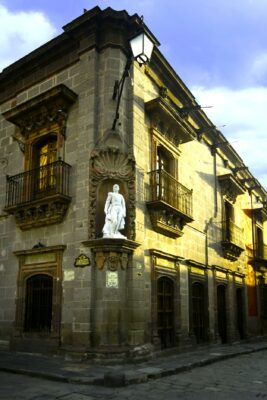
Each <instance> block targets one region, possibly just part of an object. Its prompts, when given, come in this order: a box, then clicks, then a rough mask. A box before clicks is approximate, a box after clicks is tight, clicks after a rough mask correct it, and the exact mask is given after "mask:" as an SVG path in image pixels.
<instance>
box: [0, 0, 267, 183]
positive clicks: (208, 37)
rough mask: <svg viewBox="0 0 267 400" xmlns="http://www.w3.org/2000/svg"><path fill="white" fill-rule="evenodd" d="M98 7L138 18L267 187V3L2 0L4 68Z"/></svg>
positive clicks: (0, 45) (1, 58)
mask: <svg viewBox="0 0 267 400" xmlns="http://www.w3.org/2000/svg"><path fill="white" fill-rule="evenodd" d="M96 5H98V6H99V7H100V8H106V7H108V6H110V7H112V8H114V9H117V10H121V9H126V10H127V11H128V12H129V13H130V14H133V13H135V12H136V13H138V14H139V15H143V16H144V20H145V22H146V24H147V25H148V27H149V28H150V29H151V30H152V32H153V33H154V35H155V36H156V37H157V39H158V40H159V41H160V43H161V46H160V50H161V51H162V53H163V54H164V55H165V57H166V58H167V60H168V61H169V62H170V63H171V65H172V66H173V68H174V69H175V70H176V72H177V73H178V75H179V76H180V77H181V78H182V80H183V81H184V82H185V83H186V84H187V86H188V87H189V88H190V89H191V90H192V92H193V94H194V95H195V96H196V98H197V100H198V101H199V102H200V104H202V105H212V106H213V108H211V109H207V110H206V112H207V114H208V115H209V117H210V118H211V119H212V121H213V122H214V124H215V125H217V126H222V125H226V126H225V127H224V128H221V131H222V133H223V134H224V135H225V136H226V137H227V138H228V140H229V141H230V142H231V144H232V145H233V147H234V148H235V149H236V150H237V151H238V153H239V154H240V156H241V157H242V158H243V160H244V162H245V164H246V165H248V167H249V169H250V170H251V172H252V173H253V174H254V175H255V176H256V177H257V178H259V180H260V182H261V183H262V184H263V186H265V188H267V161H266V158H267V157H266V154H267V140H266V132H267V120H266V118H265V114H266V109H267V24H266V15H267V0H201V1H199V0H166V1H162V0H135V1H126V0H109V1H106V0H99V1H90V0H72V1H71V0H69V1H63V0H53V1H51V0H12V1H10V0H0V70H1V69H2V68H4V67H5V66H7V65H9V64H10V63H11V62H13V61H15V60H16V59H18V58H20V57H22V56H23V55H25V54H27V53H28V52H30V51H31V50H33V49H34V48H36V47H38V46H39V45H41V44H43V43H45V42H46V41H47V40H49V39H50V38H52V37H53V36H55V35H57V34H60V33H61V32H62V29H61V28H62V26H63V25H65V24H66V23H68V22H70V21H71V20H72V19H74V18H76V17H78V16H79V15H80V14H82V13H83V9H84V8H86V9H90V8H92V7H94V6H96Z"/></svg>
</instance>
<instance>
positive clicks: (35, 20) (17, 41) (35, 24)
mask: <svg viewBox="0 0 267 400" xmlns="http://www.w3.org/2000/svg"><path fill="white" fill-rule="evenodd" d="M55 34H56V29H55V28H54V27H53V25H52V24H51V22H50V21H49V20H48V18H47V17H46V16H45V15H44V14H43V13H41V12H38V11H29V12H24V11H19V12H11V11H9V10H8V9H7V8H5V7H4V6H2V5H0V71H1V70H2V69H3V68H5V67H7V66H8V65H9V64H11V63H12V62H14V61H16V60H17V59H19V58H21V57H23V56H24V55H26V54H28V53H29V52H30V51H32V50H34V49H35V48H37V47H39V46H40V45H42V44H44V43H45V42H47V41H48V40H49V39H51V38H52V37H53V36H54V35H55Z"/></svg>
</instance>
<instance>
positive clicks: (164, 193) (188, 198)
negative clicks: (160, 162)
mask: <svg viewBox="0 0 267 400" xmlns="http://www.w3.org/2000/svg"><path fill="white" fill-rule="evenodd" d="M149 175H150V185H151V186H150V188H149V191H150V196H149V197H150V198H149V201H150V202H156V201H162V202H164V203H166V204H168V205H169V206H171V207H173V208H175V209H176V210H178V211H179V212H181V213H182V214H184V215H187V216H189V217H192V190H189V189H187V188H186V187H185V186H183V185H182V184H181V183H180V182H178V181H177V180H176V179H175V178H174V177H173V176H172V175H170V174H169V173H168V172H166V171H164V170H160V169H159V170H155V171H151V172H149Z"/></svg>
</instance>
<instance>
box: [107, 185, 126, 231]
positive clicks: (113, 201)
mask: <svg viewBox="0 0 267 400" xmlns="http://www.w3.org/2000/svg"><path fill="white" fill-rule="evenodd" d="M119 190H120V187H119V185H117V184H116V185H114V186H113V192H109V193H108V197H107V200H106V204H105V208H104V211H105V214H106V219H105V225H104V227H103V237H104V238H107V237H108V238H124V239H127V238H126V236H123V235H122V234H121V233H120V232H119V231H121V230H122V229H123V228H124V225H125V217H126V207H125V200H124V197H123V196H122V195H121V194H120V193H119Z"/></svg>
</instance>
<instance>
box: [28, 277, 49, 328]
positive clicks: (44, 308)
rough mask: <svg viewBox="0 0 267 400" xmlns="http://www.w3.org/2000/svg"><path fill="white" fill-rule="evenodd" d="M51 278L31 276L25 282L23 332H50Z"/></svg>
mask: <svg viewBox="0 0 267 400" xmlns="http://www.w3.org/2000/svg"><path fill="white" fill-rule="evenodd" d="M52 294H53V278H52V277H51V276H49V275H45V274H40V275H33V276H31V277H30V278H28V279H27V282H26V299H25V319H24V331H25V332H47V333H48V332H50V330H51V321H52Z"/></svg>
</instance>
